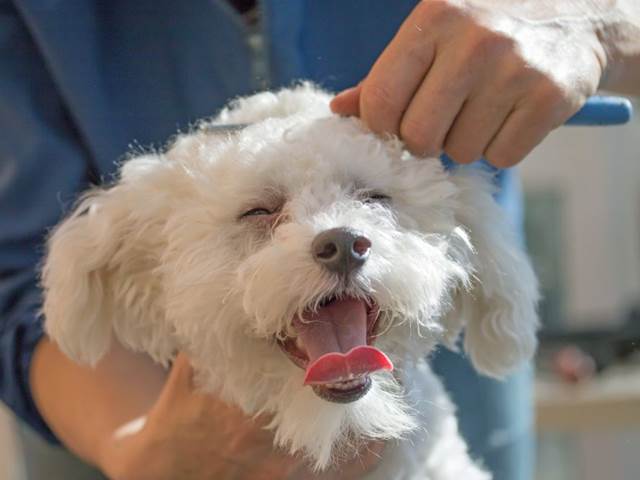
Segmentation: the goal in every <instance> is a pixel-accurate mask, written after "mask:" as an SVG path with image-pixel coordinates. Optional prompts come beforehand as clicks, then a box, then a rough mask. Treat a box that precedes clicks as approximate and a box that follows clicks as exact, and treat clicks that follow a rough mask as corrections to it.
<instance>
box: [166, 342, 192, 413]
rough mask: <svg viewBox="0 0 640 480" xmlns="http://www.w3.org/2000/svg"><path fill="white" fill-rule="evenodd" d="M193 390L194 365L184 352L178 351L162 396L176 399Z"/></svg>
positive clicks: (167, 399) (168, 399)
mask: <svg viewBox="0 0 640 480" xmlns="http://www.w3.org/2000/svg"><path fill="white" fill-rule="evenodd" d="M192 392H193V367H192V366H191V362H190V361H189V358H188V357H187V355H186V354H184V353H178V355H177V356H176V358H175V360H174V361H173V364H172V365H171V371H170V372H169V376H168V378H167V381H166V383H165V385H164V387H163V389H162V393H161V394H160V397H161V398H162V399H164V400H165V401H174V400H177V399H178V398H182V397H184V396H186V395H189V394H191V393H192Z"/></svg>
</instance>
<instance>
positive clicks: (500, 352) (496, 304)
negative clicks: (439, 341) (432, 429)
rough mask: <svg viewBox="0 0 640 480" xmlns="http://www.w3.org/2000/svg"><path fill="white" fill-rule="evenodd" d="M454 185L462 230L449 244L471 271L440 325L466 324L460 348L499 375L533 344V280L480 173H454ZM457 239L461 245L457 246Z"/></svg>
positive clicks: (511, 230)
mask: <svg viewBox="0 0 640 480" xmlns="http://www.w3.org/2000/svg"><path fill="white" fill-rule="evenodd" d="M451 179H452V181H453V182H454V183H455V184H456V185H457V186H458V188H459V197H458V205H457V208H456V219H457V222H458V223H460V224H462V225H463V226H464V228H465V230H466V234H467V235H468V237H466V236H465V235H462V236H458V237H457V239H458V243H459V244H458V246H457V248H454V250H455V251H456V252H457V254H458V255H460V256H462V257H464V258H459V260H460V261H461V262H464V263H466V264H467V267H468V268H470V269H471V271H472V272H473V279H472V282H471V283H470V284H469V286H468V287H467V288H466V289H462V288H461V290H460V291H459V293H458V295H457V298H455V300H454V308H453V309H452V311H451V312H450V313H449V315H448V318H447V319H445V326H449V327H451V326H453V330H458V329H459V328H456V327H459V326H461V325H465V326H466V328H465V336H464V347H465V350H466V352H467V354H468V355H469V357H470V358H471V361H472V363H473V365H474V367H475V368H476V369H477V370H478V371H479V372H481V373H484V374H486V375H489V376H494V377H502V376H504V375H506V374H507V373H509V372H510V371H511V370H513V369H514V368H515V367H517V366H519V365H520V364H521V363H523V362H525V361H527V360H529V359H530V358H531V357H532V356H533V354H534V352H535V348H536V345H537V340H536V331H537V328H538V315H537V310H536V309H537V303H538V298H539V295H538V283H537V279H536V275H535V273H534V271H533V269H532V267H531V264H530V262H529V259H528V256H527V255H526V253H525V252H524V250H523V247H522V244H521V243H522V242H520V241H519V240H518V238H517V237H516V235H515V231H514V226H512V225H511V224H510V223H509V222H508V219H507V217H506V215H505V212H504V211H502V209H501V207H500V206H499V205H498V204H497V203H496V201H495V200H494V198H493V190H494V189H493V187H492V185H493V183H492V178H491V176H490V175H488V174H486V173H484V172H473V171H465V170H463V169H461V171H460V172H456V173H453V174H452V176H451ZM460 243H464V245H461V244H460Z"/></svg>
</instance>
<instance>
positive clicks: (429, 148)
mask: <svg viewBox="0 0 640 480" xmlns="http://www.w3.org/2000/svg"><path fill="white" fill-rule="evenodd" d="M430 130H431V128H430V126H429V125H428V124H427V123H425V122H423V121H420V120H416V119H412V118H408V119H403V120H402V122H401V124H400V137H401V138H402V140H403V141H404V143H405V144H406V145H407V147H409V150H411V151H412V152H414V153H417V154H420V155H424V154H434V153H436V152H438V151H439V150H440V145H439V142H430V141H429V131H430Z"/></svg>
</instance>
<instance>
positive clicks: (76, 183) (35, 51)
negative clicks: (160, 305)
mask: <svg viewBox="0 0 640 480" xmlns="http://www.w3.org/2000/svg"><path fill="white" fill-rule="evenodd" d="M415 3H416V2H415V0H375V1H374V0H357V1H356V0H351V1H348V2H346V1H344V0H322V1H313V0H264V1H262V2H261V7H262V9H263V18H264V34H265V39H266V47H267V50H268V57H269V75H270V78H269V82H270V85H271V86H272V87H277V86H282V85H288V84H290V83H291V82H292V81H294V80H296V79H300V78H305V79H311V80H314V81H316V82H317V83H319V84H321V85H322V86H324V87H326V88H329V89H333V90H337V89H341V88H345V87H348V86H352V85H354V84H355V83H357V82H358V81H359V80H361V79H362V78H363V77H364V76H365V75H366V73H367V72H368V70H369V68H370V66H371V65H372V63H373V61H374V60H375V59H376V58H377V56H378V55H379V54H380V52H381V51H382V49H383V48H384V46H385V45H386V44H387V43H388V41H389V40H390V39H391V37H392V36H393V34H394V33H395V32H396V30H397V29H398V27H399V25H400V24H401V22H402V21H403V20H404V18H405V17H406V16H407V15H408V13H409V12H410V11H411V9H412V8H413V6H414V5H415ZM253 90H254V82H253V80H252V51H251V49H250V47H249V45H248V43H247V28H246V26H245V25H244V23H243V22H242V19H241V17H240V16H239V15H238V14H237V13H236V12H234V11H233V10H232V9H231V8H230V7H229V6H228V5H227V3H226V2H224V1H223V0H218V1H216V0H191V1H186V2H181V1H175V0H136V1H131V0H110V1H109V2H102V1H99V0H83V1H73V2H65V1H59V0H48V1H45V0H14V1H10V0H0V396H1V398H2V401H4V402H5V403H6V404H7V405H8V406H9V407H10V408H11V409H12V410H13V411H14V412H15V413H16V414H17V415H18V416H19V417H21V418H22V419H23V420H25V421H26V422H27V423H28V424H29V425H31V426H32V427H33V428H34V429H35V430H37V431H38V432H40V433H41V434H42V435H43V436H44V437H45V438H47V439H49V440H51V441H55V437H54V435H53V434H52V433H51V431H50V430H49V429H48V427H47V426H46V424H45V422H44V421H43V420H42V418H41V416H40V415H39V413H38V411H37V409H36V407H35V405H34V402H33V399H32V395H31V389H30V385H29V366H30V362H31V357H32V354H33V349H34V347H35V345H36V344H37V342H38V341H39V339H40V338H41V336H42V334H43V331H42V319H41V318H40V317H39V316H38V309H39V308H40V305H41V296H42V295H41V291H40V288H39V286H38V264H39V262H40V261H41V258H42V254H43V251H44V243H45V238H46V234H47V230H48V229H49V228H51V227H52V226H53V225H55V224H56V223H57V222H58V221H59V220H60V218H61V216H62V215H63V214H64V213H65V212H67V211H68V210H69V208H70V206H71V204H72V202H73V201H74V199H75V198H76V196H77V194H78V193H79V192H81V191H82V190H84V189H86V188H87V187H88V186H89V185H90V184H91V183H97V182H100V181H101V180H103V179H107V180H108V179H109V178H110V176H111V174H113V173H114V171H115V169H116V165H115V162H116V161H117V160H118V159H121V158H122V157H123V155H125V154H126V153H127V151H128V150H129V149H130V148H131V146H132V145H135V144H137V145H142V146H149V145H156V146H161V145H162V143H163V142H164V141H165V140H166V139H167V138H169V137H170V136H171V135H172V134H174V133H175V132H176V131H177V130H178V129H181V128H182V129H185V128H187V127H188V125H189V124H190V123H191V122H193V121H195V120H197V119H199V118H202V117H206V116H210V115H213V114H214V113H215V112H216V110H218V109H219V108H220V107H221V106H222V105H223V104H224V103H226V102H227V101H228V99H230V98H232V97H234V96H237V95H243V94H247V93H250V92H251V91H253ZM505 191H507V190H505Z"/></svg>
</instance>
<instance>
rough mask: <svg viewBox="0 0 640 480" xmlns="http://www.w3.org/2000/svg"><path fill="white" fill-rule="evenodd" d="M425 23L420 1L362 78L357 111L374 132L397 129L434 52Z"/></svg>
mask: <svg viewBox="0 0 640 480" xmlns="http://www.w3.org/2000/svg"><path fill="white" fill-rule="evenodd" d="M422 3H424V2H422ZM428 23H429V18H428V17H427V15H426V13H425V8H424V7H423V6H421V5H419V6H418V7H416V9H414V11H413V12H412V13H411V14H410V15H409V17H408V18H407V19H406V20H405V22H404V23H403V24H402V26H401V27H400V29H399V30H398V32H397V33H396V35H395V37H394V38H393V40H392V41H391V42H390V43H389V45H388V46H387V48H385V50H384V51H383V52H382V54H381V55H380V57H378V60H377V61H376V62H375V64H374V65H373V67H372V68H371V71H370V72H369V74H368V75H367V78H366V79H365V80H364V81H363V86H362V92H361V95H360V115H361V118H362V119H363V120H364V122H365V123H366V124H367V126H368V127H369V128H371V129H372V130H373V131H374V132H378V133H383V132H388V133H395V134H397V133H399V129H400V120H401V118H402V115H403V113H404V111H405V109H406V108H407V106H408V105H409V102H410V100H411V98H412V97H413V95H414V93H415V91H416V90H417V88H418V87H419V86H420V84H421V83H422V80H423V78H424V76H425V74H426V73H427V72H428V71H429V69H430V68H431V64H432V62H433V59H434V56H435V44H434V42H433V41H432V35H431V31H430V28H429V25H428Z"/></svg>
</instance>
